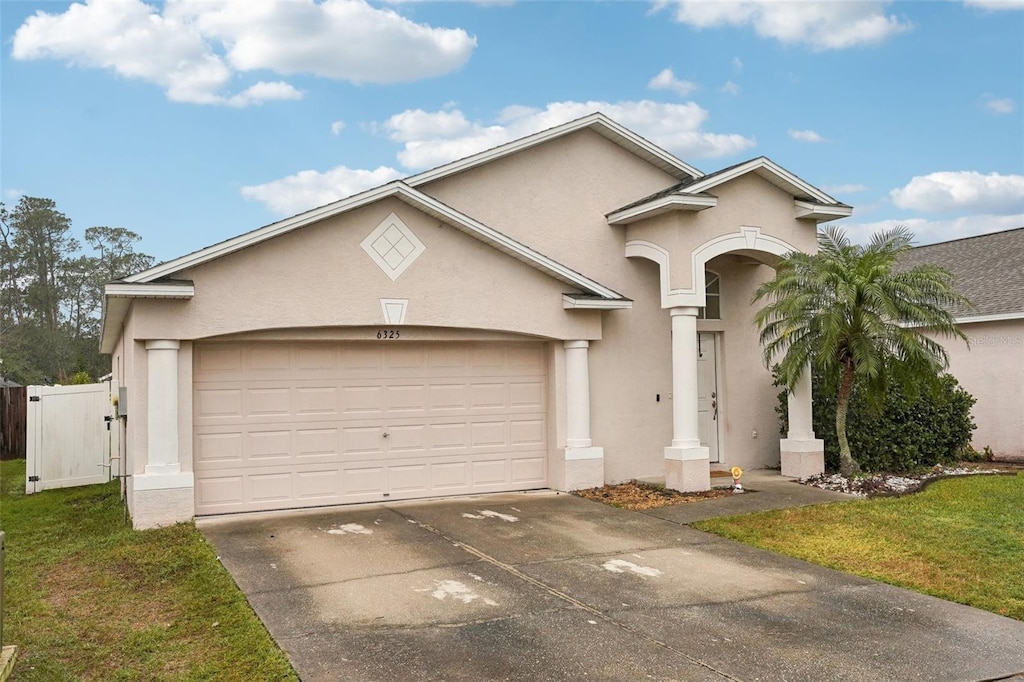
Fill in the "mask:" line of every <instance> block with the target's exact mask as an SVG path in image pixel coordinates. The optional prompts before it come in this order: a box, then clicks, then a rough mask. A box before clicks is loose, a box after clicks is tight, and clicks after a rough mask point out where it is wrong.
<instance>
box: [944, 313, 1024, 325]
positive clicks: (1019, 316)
mask: <svg viewBox="0 0 1024 682" xmlns="http://www.w3.org/2000/svg"><path fill="white" fill-rule="evenodd" d="M1006 320H1024V310H1022V311H1019V312H1016V313H1000V314H998V315H973V316H971V315H968V316H966V317H957V318H954V319H953V321H954V322H956V323H957V324H971V323H974V322H1003V321H1006Z"/></svg>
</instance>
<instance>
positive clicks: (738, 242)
mask: <svg viewBox="0 0 1024 682" xmlns="http://www.w3.org/2000/svg"><path fill="white" fill-rule="evenodd" d="M747 250H749V251H764V252H766V253H771V254H773V255H776V256H785V255H787V254H790V253H794V252H796V251H798V249H796V248H794V247H793V246H791V245H790V244H788V243H786V242H784V241H783V240H781V239H779V238H778V237H773V236H771V235H767V234H761V228H760V227H757V226H751V225H742V226H740V228H739V230H737V231H736V232H733V233H731V234H723V235H719V236H717V237H715V238H713V239H709V240H708V241H706V242H704V243H703V244H701V245H700V246H698V247H697V248H696V249H694V250H693V252H692V253H691V254H690V266H691V273H690V278H691V286H690V287H689V288H685V289H684V288H679V289H672V288H670V287H671V281H670V273H671V271H672V268H671V256H670V255H669V252H668V251H667V250H665V249H664V248H662V247H661V246H658V245H657V244H655V243H653V242H649V241H645V240H643V239H634V240H630V241H628V242H626V258H646V259H647V260H651V261H654V262H655V263H657V264H658V269H659V274H660V282H661V307H662V308H676V307H680V306H686V307H696V308H703V307H704V306H705V304H706V303H707V300H706V297H705V293H706V292H705V291H704V287H705V286H706V284H705V281H704V270H705V268H706V266H707V263H708V261H709V260H711V259H712V258H714V257H716V256H721V255H722V254H725V253H729V252H730V251H747Z"/></svg>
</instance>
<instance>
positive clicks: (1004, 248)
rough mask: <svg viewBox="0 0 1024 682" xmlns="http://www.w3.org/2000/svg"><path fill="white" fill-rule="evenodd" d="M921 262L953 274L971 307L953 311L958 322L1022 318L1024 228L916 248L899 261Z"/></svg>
mask: <svg viewBox="0 0 1024 682" xmlns="http://www.w3.org/2000/svg"><path fill="white" fill-rule="evenodd" d="M922 263H934V264H935V265H940V266H942V267H944V268H946V269H947V270H949V271H950V272H952V273H953V275H954V276H955V277H956V287H957V290H958V291H959V292H960V293H961V294H963V295H964V296H966V297H967V298H968V299H969V300H970V301H971V303H973V304H974V308H972V309H959V310H954V311H953V312H954V314H956V315H957V320H958V321H963V322H967V321H983V320H985V319H1015V318H1024V227H1020V228H1017V229H1013V230H1006V231H1003V232H993V233H991V234H984V235H979V236H976V237H965V238H963V239H954V240H952V241H948V242H940V243H938V244H929V245H927V246H918V247H916V248H914V249H911V250H910V251H908V252H907V253H906V254H904V255H903V257H902V258H901V259H900V267H901V268H910V267H913V266H915V265H920V264H922Z"/></svg>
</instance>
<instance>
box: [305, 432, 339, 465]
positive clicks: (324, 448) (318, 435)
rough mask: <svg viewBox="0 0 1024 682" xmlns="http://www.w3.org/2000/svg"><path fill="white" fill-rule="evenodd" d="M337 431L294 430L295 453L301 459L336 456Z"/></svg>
mask: <svg viewBox="0 0 1024 682" xmlns="http://www.w3.org/2000/svg"><path fill="white" fill-rule="evenodd" d="M338 436H339V433H338V429H336V428H326V429H296V430H295V453H296V455H297V456H298V457H299V458H300V459H301V458H303V457H307V456H310V455H337V454H338Z"/></svg>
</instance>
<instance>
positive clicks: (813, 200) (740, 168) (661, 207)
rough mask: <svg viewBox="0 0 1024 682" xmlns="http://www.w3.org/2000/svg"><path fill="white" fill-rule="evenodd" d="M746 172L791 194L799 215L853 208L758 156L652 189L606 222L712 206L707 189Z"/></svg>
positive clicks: (826, 216) (827, 215)
mask: <svg viewBox="0 0 1024 682" xmlns="http://www.w3.org/2000/svg"><path fill="white" fill-rule="evenodd" d="M747 173H756V174H757V175H759V176H760V177H762V178H764V179H765V180H767V181H768V182H770V183H772V184H773V185H775V186H776V187H778V188H779V189H781V190H783V191H784V192H788V193H789V194H790V195H792V197H793V198H794V199H795V200H796V208H797V217H798V218H810V219H815V220H832V219H836V218H845V217H847V216H849V215H851V214H852V213H853V207H851V206H849V205H848V204H844V203H842V202H840V201H837V200H835V199H834V198H832V197H831V196H829V195H828V194H827V193H825V192H823V191H822V190H820V189H818V188H817V187H815V186H814V185H812V184H810V183H809V182H806V181H805V180H802V179H801V178H799V177H798V176H796V175H794V174H793V173H790V172H789V171H788V170H786V169H785V168H783V167H782V166H780V165H778V164H777V163H775V162H774V161H772V160H771V159H769V158H768V157H767V156H759V157H757V158H756V159H750V160H749V161H744V162H743V163H738V164H735V165H733V166H729V167H727V168H723V169H721V170H718V171H715V172H714V173H709V174H707V175H703V176H700V177H690V178H684V179H683V180H682V181H680V182H679V183H677V184H675V185H673V186H672V187H669V188H668V189H663V190H661V191H659V192H655V193H654V194H651V195H650V196H647V197H644V198H643V199H640V200H639V201H634V202H632V203H630V204H626V205H625V206H623V207H621V208H618V209H616V210H614V211H612V212H611V213H609V214H608V215H607V218H608V222H610V223H613V224H626V223H630V222H633V221H636V220H641V219H643V218H647V217H650V216H653V215H657V214H659V213H664V212H665V211H668V210H673V209H674V208H683V209H684V210H698V211H699V210H703V209H705V208H711V207H713V206H715V204H716V203H717V199H716V197H715V195H713V194H711V193H710V192H709V190H711V189H714V188H715V187H717V186H718V185H722V184H724V183H726V182H729V181H730V180H733V179H735V178H738V177H740V176H742V175H746V174H747Z"/></svg>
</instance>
